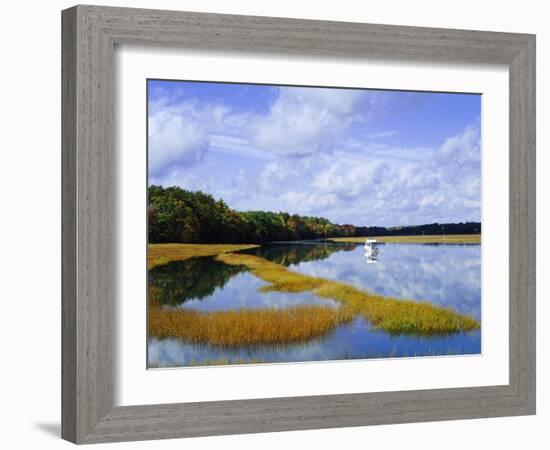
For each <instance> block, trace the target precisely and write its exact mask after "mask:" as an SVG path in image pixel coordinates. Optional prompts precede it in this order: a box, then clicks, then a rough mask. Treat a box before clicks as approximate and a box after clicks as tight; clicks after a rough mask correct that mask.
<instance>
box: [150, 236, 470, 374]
mask: <svg viewBox="0 0 550 450" xmlns="http://www.w3.org/2000/svg"><path fill="white" fill-rule="evenodd" d="M377 245H378V244H377ZM378 249H379V254H378V255H372V254H371V255H366V254H365V251H364V247H363V245H362V244H345V245H343V244H338V245H333V244H330V243H304V244H297V243H281V244H277V245H267V246H262V247H260V248H257V249H253V250H247V251H246V252H247V253H253V254H256V255H258V256H261V257H263V258H266V259H269V260H271V261H274V262H277V263H279V264H283V265H286V266H288V267H289V268H290V269H291V270H294V271H297V272H300V273H303V274H307V275H311V276H318V277H322V278H327V279H332V280H339V281H342V282H345V283H349V284H351V285H353V286H356V287H358V288H361V289H365V290H368V291H371V292H376V293H379V294H382V295H385V296H392V297H397V298H404V299H414V300H425V301H429V302H430V303H433V304H437V305H441V306H446V307H450V308H452V309H454V310H456V311H459V312H461V313H464V314H468V315H471V316H473V317H475V318H477V319H478V320H480V319H481V246H480V245H456V244H454V245H418V244H385V245H384V244H380V245H379V247H378ZM149 281H150V283H151V285H154V286H156V287H159V288H160V290H161V291H162V302H163V303H164V304H165V307H180V308H191V309H195V310H200V311H214V310H228V309H240V308H286V307H289V306H293V305H297V304H314V305H324V306H327V305H328V306H332V307H338V304H337V303H336V302H334V301H331V300H326V299H320V298H318V297H316V296H315V295H314V294H312V293H311V292H302V293H282V292H268V293H264V292H259V288H261V287H262V286H264V285H265V282H263V281H262V280H260V279H259V278H257V277H256V276H254V275H253V274H252V273H250V272H248V271H247V269H246V268H244V267H236V266H228V265H225V264H223V263H220V262H218V261H216V260H214V259H213V258H195V259H191V260H187V261H182V262H174V263H170V264H166V265H164V266H160V267H157V268H155V269H153V270H151V271H150V278H149ZM148 342H149V344H148V345H149V348H148V364H149V367H178V366H187V365H204V364H212V363H214V364H216V363H218V364H219V363H222V364H223V363H246V362H293V361H322V360H338V359H357V358H381V357H400V356H423V355H448V354H477V353H480V351H481V333H480V330H474V331H471V332H467V333H452V334H448V335H442V336H411V335H397V336H393V335H390V334H388V333H386V332H384V331H380V330H376V329H372V327H371V326H370V324H369V323H368V322H367V321H365V320H364V319H363V318H356V319H354V320H353V321H352V322H350V323H348V324H345V325H342V326H340V327H338V328H336V329H335V330H333V331H332V332H331V333H329V334H328V335H327V336H325V337H323V338H320V339H315V340H312V341H308V342H306V343H301V344H294V345H287V346H284V347H281V346H279V347H242V348H236V349H227V348H220V347H212V346H208V345H193V344H188V343H185V342H183V341H181V340H177V339H162V340H159V339H155V338H151V339H149V341H148Z"/></svg>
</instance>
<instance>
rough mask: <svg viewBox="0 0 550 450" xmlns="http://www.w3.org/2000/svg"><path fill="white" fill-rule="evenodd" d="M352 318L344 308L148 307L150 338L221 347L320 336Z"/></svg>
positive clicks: (293, 340) (307, 338)
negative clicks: (201, 308) (196, 308)
mask: <svg viewBox="0 0 550 450" xmlns="http://www.w3.org/2000/svg"><path fill="white" fill-rule="evenodd" d="M352 318H353V315H352V314H351V312H350V311H349V310H348V309H347V308H339V309H335V308H330V307H321V306H295V307H292V308H285V309H243V310H229V311H210V312H204V311H193V310H185V309H163V308H160V307H158V306H154V305H153V306H151V307H150V308H149V315H148V321H147V323H148V330H149V335H150V336H155V337H157V338H160V339H162V338H168V337H176V338H180V339H184V340H186V341H188V342H191V343H194V344H210V345H215V346H221V347H239V346H242V345H282V344H292V343H298V342H304V341H307V340H309V339H312V338H317V337H321V336H324V335H325V334H326V333H328V332H329V331H331V330H332V329H334V328H336V327H337V326H338V325H340V324H342V323H345V322H349V321H350V320H351V319H352Z"/></svg>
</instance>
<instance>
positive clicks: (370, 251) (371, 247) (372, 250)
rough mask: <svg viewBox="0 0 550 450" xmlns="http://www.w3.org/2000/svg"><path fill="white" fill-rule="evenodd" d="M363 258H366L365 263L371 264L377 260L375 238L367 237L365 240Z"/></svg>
mask: <svg viewBox="0 0 550 450" xmlns="http://www.w3.org/2000/svg"><path fill="white" fill-rule="evenodd" d="M365 258H366V259H367V264H373V263H376V262H377V261H378V246H377V245H376V239H367V240H366V241H365Z"/></svg>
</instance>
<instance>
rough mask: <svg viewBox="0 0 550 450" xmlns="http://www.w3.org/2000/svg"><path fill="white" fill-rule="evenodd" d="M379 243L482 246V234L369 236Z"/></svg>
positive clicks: (356, 239)
mask: <svg viewBox="0 0 550 450" xmlns="http://www.w3.org/2000/svg"><path fill="white" fill-rule="evenodd" d="M365 239H367V237H344V238H333V239H331V240H332V241H335V242H361V243H363V242H365ZM369 239H376V240H377V241H378V242H387V243H403V244H480V243H481V234H446V235H438V236H369Z"/></svg>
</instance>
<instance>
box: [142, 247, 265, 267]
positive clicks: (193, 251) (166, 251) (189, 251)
mask: <svg viewBox="0 0 550 450" xmlns="http://www.w3.org/2000/svg"><path fill="white" fill-rule="evenodd" d="M254 247H258V246H257V245H252V244H250V245H249V244H242V245H236V244H149V245H148V248H147V267H148V268H149V269H152V268H153V267H156V266H160V265H162V264H167V263H169V262H171V261H184V260H186V259H189V258H194V257H196V256H215V255H218V254H220V253H225V252H236V251H239V250H245V249H249V248H254Z"/></svg>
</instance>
